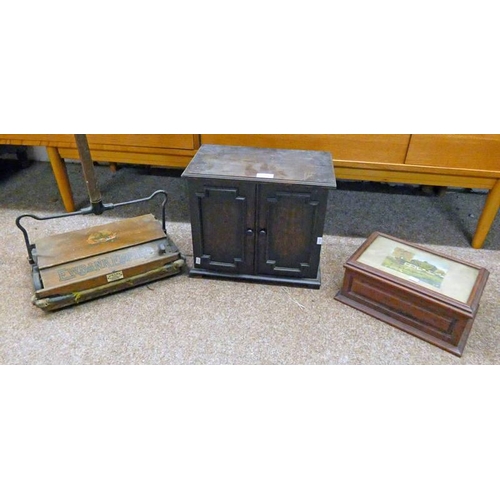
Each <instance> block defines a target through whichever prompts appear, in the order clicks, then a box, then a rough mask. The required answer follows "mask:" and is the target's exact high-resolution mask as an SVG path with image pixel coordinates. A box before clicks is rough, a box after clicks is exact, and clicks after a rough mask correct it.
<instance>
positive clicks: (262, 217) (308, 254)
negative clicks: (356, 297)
mask: <svg viewBox="0 0 500 500" xmlns="http://www.w3.org/2000/svg"><path fill="white" fill-rule="evenodd" d="M327 194H328V190H327V189H323V188H314V187H312V188H311V187H303V186H290V185H288V186H284V185H273V184H262V185H260V186H259V194H258V215H257V219H258V224H257V232H258V233H257V240H258V241H257V256H256V266H257V274H272V275H276V276H295V277H297V278H316V276H317V274H318V267H319V256H320V251H321V238H322V236H323V225H324V220H325V211H326V203H327Z"/></svg>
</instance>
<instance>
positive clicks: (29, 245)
mask: <svg viewBox="0 0 500 500" xmlns="http://www.w3.org/2000/svg"><path fill="white" fill-rule="evenodd" d="M159 194H161V195H163V196H164V200H163V203H162V205H161V226H162V229H163V232H164V233H165V234H167V227H166V223H165V219H166V215H165V212H166V205H167V200H168V193H167V192H166V191H163V190H162V189H159V190H157V191H155V192H154V193H153V194H152V195H151V196H148V197H147V198H140V199H138V200H131V201H123V202H121V203H105V204H103V205H102V211H100V212H99V213H102V212H105V211H106V210H112V209H113V208H116V207H123V206H124V205H133V204H134V203H142V202H145V201H149V200H151V199H153V198H154V197H155V196H157V195H159ZM94 207H95V205H91V206H89V207H85V208H82V209H81V210H79V211H78V212H69V213H66V214H56V215H47V216H39V215H33V214H23V215H20V216H19V217H17V219H16V226H17V227H18V228H19V229H20V230H21V231H22V233H23V236H24V243H25V244H26V249H27V250H28V259H29V262H30V264H34V262H35V258H34V256H33V250H34V249H35V245H33V244H32V243H31V242H30V239H29V236H28V231H27V230H26V228H25V227H24V226H23V225H22V224H21V220H22V219H24V218H25V217H29V218H30V219H35V220H49V219H62V218H63V217H73V216H74V215H89V214H95V211H94ZM98 215H99V214H98Z"/></svg>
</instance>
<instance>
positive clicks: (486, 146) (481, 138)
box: [406, 134, 500, 172]
mask: <svg viewBox="0 0 500 500" xmlns="http://www.w3.org/2000/svg"><path fill="white" fill-rule="evenodd" d="M406 163H407V164H409V165H433V166H438V167H453V168H464V169H467V170H490V171H493V172H500V135H498V134H489V135H488V134H476V135H463V134H453V135H450V134H415V135H413V136H412V138H411V141H410V147H409V148H408V155H407V157H406Z"/></svg>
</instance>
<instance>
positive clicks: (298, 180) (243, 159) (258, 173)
mask: <svg viewBox="0 0 500 500" xmlns="http://www.w3.org/2000/svg"><path fill="white" fill-rule="evenodd" d="M182 176H183V177H203V178H216V179H227V178H229V179H231V178H237V179H245V180H249V181H254V182H271V183H273V182H274V183H284V184H287V183H291V184H305V185H313V186H324V187H330V188H334V187H336V182H335V174H334V171H333V164H332V156H331V154H330V153H328V152H325V151H309V150H307V151H306V150H297V149H273V148H251V147H241V146H216V145H213V144H204V145H203V146H201V147H200V149H199V150H198V152H197V153H196V155H195V156H194V158H193V159H192V161H191V163H190V164H189V165H188V167H187V168H186V170H184V172H183V173H182Z"/></svg>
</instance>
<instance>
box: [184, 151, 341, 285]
mask: <svg viewBox="0 0 500 500" xmlns="http://www.w3.org/2000/svg"><path fill="white" fill-rule="evenodd" d="M182 175H183V177H186V178H187V181H188V187H189V200H190V213H191V227H192V235H193V256H194V267H193V269H191V272H190V274H191V275H204V276H219V277H230V278H237V279H250V280H258V281H272V282H282V283H292V284H297V285H306V286H311V287H315V288H319V286H320V284H321V280H320V272H319V261H320V252H321V244H322V236H323V226H324V220H325V213H326V206H327V198H328V190H329V189H331V188H334V187H335V186H336V184H335V176H334V172H333V164H332V158H331V155H330V153H327V152H322V151H300V150H281V149H270V148H247V147H233V146H215V145H204V146H202V147H201V148H200V150H199V151H198V153H197V154H196V156H195V157H194V158H193V160H192V162H191V163H190V164H189V166H188V167H187V169H186V170H185V171H184V172H183V174H182Z"/></svg>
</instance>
